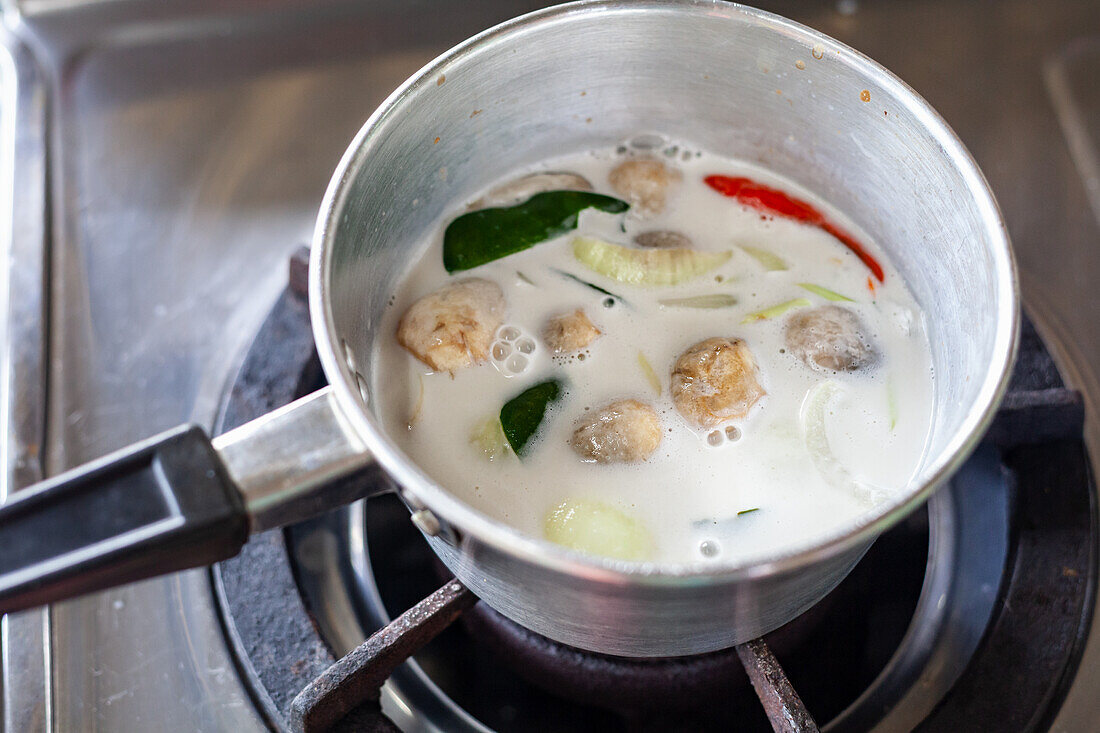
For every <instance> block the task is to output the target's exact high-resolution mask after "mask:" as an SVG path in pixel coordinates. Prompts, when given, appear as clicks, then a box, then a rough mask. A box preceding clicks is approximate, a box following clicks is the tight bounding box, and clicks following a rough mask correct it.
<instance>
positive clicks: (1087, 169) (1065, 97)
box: [1043, 37, 1100, 224]
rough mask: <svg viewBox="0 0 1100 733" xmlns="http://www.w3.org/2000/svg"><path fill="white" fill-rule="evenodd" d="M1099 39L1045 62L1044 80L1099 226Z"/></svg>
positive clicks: (1080, 42)
mask: <svg viewBox="0 0 1100 733" xmlns="http://www.w3.org/2000/svg"><path fill="white" fill-rule="evenodd" d="M1098 75H1100V37H1093V38H1084V39H1080V40H1078V41H1076V42H1074V43H1072V44H1070V45H1069V46H1068V47H1067V48H1066V49H1065V50H1063V51H1062V52H1061V53H1059V54H1057V55H1056V56H1054V57H1053V58H1050V59H1048V60H1047V62H1046V63H1045V64H1044V66H1043V78H1044V79H1045V81H1046V84H1047V90H1048V91H1049V92H1050V99H1051V102H1052V103H1053V104H1054V109H1055V111H1057V113H1058V121H1059V122H1060V123H1061V125H1062V132H1063V134H1065V136H1066V142H1067V143H1068V145H1069V149H1070V153H1071V154H1072V155H1073V162H1074V163H1075V164H1076V166H1077V171H1078V172H1079V173H1080V174H1081V181H1082V183H1083V184H1084V186H1085V194H1086V195H1087V196H1088V199H1089V205H1090V206H1092V215H1093V216H1094V217H1096V221H1097V223H1098V224H1100V89H1098V88H1097V84H1096V80H1097V78H1100V77H1098Z"/></svg>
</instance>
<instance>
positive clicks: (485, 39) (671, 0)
mask: <svg viewBox="0 0 1100 733" xmlns="http://www.w3.org/2000/svg"><path fill="white" fill-rule="evenodd" d="M647 11H665V12H668V11H675V12H686V13H698V14H700V15H711V14H714V13H716V12H717V13H721V14H722V15H725V16H741V17H742V18H744V19H745V20H747V21H750V22H753V23H756V24H759V25H763V26H767V27H770V28H772V29H773V30H776V31H779V32H781V33H783V34H785V35H788V36H790V37H791V38H794V39H796V40H801V41H803V42H805V43H806V45H807V48H810V47H812V46H813V45H815V44H822V45H824V46H825V48H826V49H827V50H832V51H838V52H839V54H840V55H839V59H840V60H841V62H842V63H846V64H849V65H851V66H855V67H858V68H859V70H860V72H861V73H863V74H865V75H867V76H872V77H874V78H875V80H876V83H878V84H879V85H880V86H882V87H884V88H889V89H890V90H891V91H892V92H894V93H895V94H896V95H897V97H898V99H899V100H901V101H902V102H903V103H904V105H905V108H906V111H907V112H909V113H910V114H912V115H913V116H914V117H915V118H916V119H918V120H919V121H920V122H921V124H922V125H923V126H924V127H925V128H926V129H927V130H928V131H929V133H930V134H931V135H933V137H935V139H936V140H937V142H939V143H940V145H941V147H942V149H943V152H944V154H945V155H946V156H947V157H948V158H949V159H950V160H951V162H952V163H953V164H954V165H955V166H956V168H957V169H958V170H959V172H960V173H961V174H962V176H963V178H964V180H966V182H967V190H968V191H969V192H970V193H971V194H972V195H973V197H974V200H975V203H976V205H977V208H978V210H979V215H980V218H981V221H982V223H983V228H984V229H985V230H986V232H987V233H988V234H989V236H990V239H991V247H990V254H991V256H992V260H993V269H994V272H995V277H996V281H997V298H998V302H999V304H1000V305H999V308H998V310H999V317H998V326H997V331H996V336H995V340H994V346H993V354H992V358H991V360H990V364H989V368H988V370H987V372H986V376H985V379H984V381H983V383H982V386H981V389H980V390H979V392H978V396H977V398H976V399H975V401H974V403H973V404H972V405H971V408H970V410H969V411H968V413H967V415H966V417H965V418H964V420H963V422H962V424H961V426H960V427H959V428H958V429H957V430H956V431H955V433H954V435H953V436H952V438H951V440H950V442H949V443H948V445H947V446H946V447H945V448H944V450H943V451H941V453H940V456H939V457H938V459H937V460H936V461H935V462H933V463H931V464H929V465H928V466H927V467H925V469H924V470H923V471H922V472H921V476H922V480H921V481H920V482H919V483H918V484H917V485H916V487H915V488H914V489H912V490H911V491H910V492H908V493H907V494H905V495H903V496H900V497H899V498H898V499H897V500H896V501H894V502H892V503H890V504H887V505H884V506H882V507H879V509H878V510H877V511H876V512H874V513H873V514H870V515H868V516H867V517H865V518H864V519H863V520H861V521H860V522H859V523H857V524H855V525H848V526H846V527H845V528H844V529H843V530H842V531H841V532H839V533H836V534H833V535H831V536H829V537H828V538H826V539H824V540H822V541H819V542H816V543H814V544H811V545H808V546H803V547H799V548H796V549H792V550H791V551H789V552H786V553H781V554H778V555H776V556H775V557H773V558H770V559H767V560H763V561H761V560H754V561H751V562H746V561H743V560H742V561H728V562H723V561H722V560H707V561H705V562H704V561H697V562H691V563H653V562H637V561H624V560H615V559H611V558H602V557H596V556H592V555H586V554H582V553H580V552H577V551H575V550H570V549H567V548H565V547H562V546H560V545H556V544H554V543H551V542H549V541H548V540H543V539H539V538H536V537H533V536H530V535H527V534H525V533H523V532H520V531H519V530H517V529H514V528H512V527H510V526H508V525H506V524H503V523H502V522H499V521H497V520H495V519H492V518H490V517H488V516H486V515H484V514H482V513H481V512H479V511H477V510H476V509H474V508H473V507H471V506H470V505H468V504H466V503H465V502H463V501H461V500H459V499H458V498H457V497H455V496H454V495H452V494H451V493H450V492H448V491H447V490H446V489H445V488H444V487H442V486H441V485H439V484H438V483H436V482H435V481H434V480H433V479H431V478H430V477H429V476H428V475H427V474H426V473H424V472H423V471H422V470H421V469H420V468H418V467H417V466H416V465H415V464H414V463H413V462H412V461H411V460H409V459H408V458H407V457H406V456H405V454H404V453H403V452H402V451H401V450H400V449H399V448H398V447H397V446H396V445H395V444H394V443H393V442H392V441H390V440H389V439H388V438H387V437H386V434H385V431H384V430H383V429H382V427H381V426H380V425H379V424H377V422H376V420H375V419H374V417H373V415H371V413H370V412H369V411H368V410H367V409H366V408H365V407H364V406H363V404H362V400H361V397H360V391H359V387H358V384H357V379H356V377H355V375H354V374H353V373H352V372H351V371H350V369H349V368H348V366H347V364H346V363H345V360H344V359H343V358H342V357H341V356H340V355H339V354H338V352H337V349H336V345H337V344H338V343H339V336H338V334H337V332H336V329H335V324H334V318H333V313H332V308H331V301H330V299H329V295H328V294H329V273H330V270H329V261H330V252H331V237H332V233H333V232H334V231H335V229H336V227H337V226H338V224H339V218H340V215H341V213H342V211H343V203H344V199H345V197H346V195H347V192H348V188H349V185H350V183H351V182H352V180H353V179H354V178H355V172H356V171H357V170H358V168H359V166H360V163H361V162H362V160H363V159H364V158H365V157H366V155H367V152H368V151H367V148H368V147H369V146H370V144H371V142H372V140H373V133H374V131H375V130H376V129H377V128H379V127H380V126H381V125H382V123H384V122H385V121H387V120H389V119H390V118H392V117H393V116H394V115H396V114H399V113H400V108H401V107H402V106H403V102H404V100H406V99H407V98H409V97H411V96H412V95H414V94H415V93H416V92H417V91H418V90H419V89H420V88H421V87H424V86H427V85H429V84H430V85H432V86H434V85H435V79H436V78H437V77H438V76H439V75H440V74H442V73H444V72H445V71H446V70H447V68H448V67H449V66H450V65H451V64H453V63H456V62H459V61H461V60H463V59H465V58H467V57H468V56H470V55H472V54H475V53H477V52H479V51H480V50H481V49H482V48H484V47H488V46H491V45H493V44H495V43H499V42H503V40H504V39H507V38H511V37H513V36H514V35H516V34H517V33H520V32H523V31H524V30H526V29H528V28H531V27H532V26H537V25H543V24H546V23H551V22H562V21H565V20H567V19H571V18H574V17H577V16H582V15H587V14H592V13H616V14H626V13H640V12H647ZM312 244H313V246H312V252H311V255H310V268H309V308H310V314H311V319H312V324H313V335H314V341H315V342H316V346H317V352H318V355H319V356H320V360H321V365H322V367H323V369H324V371H325V374H326V376H327V377H328V379H329V381H330V383H331V385H332V387H333V390H334V392H335V394H336V396H337V400H338V402H339V404H340V406H341V409H342V412H343V413H344V414H345V417H346V418H347V420H348V422H349V423H350V425H351V426H352V427H353V429H354V430H355V432H357V433H358V434H359V435H360V436H361V437H362V439H363V441H364V443H365V444H366V446H367V448H368V450H369V451H371V453H373V455H374V457H375V458H376V460H378V462H379V463H380V464H381V465H382V467H383V468H384V469H385V470H386V472H387V473H388V474H389V475H390V476H391V477H392V478H393V479H394V480H395V481H396V482H397V484H398V485H399V486H400V487H401V492H402V495H403V496H405V497H407V498H408V499H409V500H411V501H412V502H414V503H417V504H422V505H423V506H424V507H425V508H427V509H429V510H431V512H432V513H433V514H435V515H436V516H437V517H438V518H439V519H440V520H442V521H443V522H445V523H446V524H447V525H450V526H452V527H453V528H454V529H456V530H458V531H459V532H460V533H462V535H464V536H463V537H461V541H462V542H466V543H468V542H469V541H470V539H471V538H473V539H476V540H477V541H478V542H481V543H483V544H484V545H487V546H490V547H492V548H494V549H496V550H499V551H501V552H503V553H505V554H508V555H511V556H514V557H516V558H519V559H522V560H524V561H526V562H530V563H534V564H536V565H540V566H543V567H546V568H548V569H550V570H554V571H558V572H561V573H565V574H568V575H574V576H581V577H585V578H588V579H591V580H596V581H603V582H609V583H615V584H624V585H626V584H634V585H636V584H645V585H652V586H662V585H669V586H679V585H688V584H690V585H701V584H721V583H730V582H737V581H743V580H751V579H753V578H759V577H764V576H771V575H775V574H780V573H785V572H789V571H792V570H795V569H798V568H801V567H804V566H807V565H810V564H814V563H816V562H818V561H822V560H825V559H827V558H831V557H835V556H836V555H838V554H840V553H843V552H845V551H847V550H850V549H852V548H853V547H856V546H858V545H860V544H870V543H871V542H872V541H873V540H874V539H875V538H876V537H877V536H878V535H879V534H881V533H882V532H884V531H885V530H887V529H889V528H890V527H892V526H893V525H894V524H896V523H897V522H899V521H900V520H901V519H902V518H904V517H905V516H907V515H908V514H909V513H910V512H912V511H914V510H915V509H916V508H917V507H919V506H920V505H921V504H922V503H924V502H925V501H926V500H927V499H928V497H929V496H931V495H932V493H933V492H935V491H936V490H937V489H938V488H939V487H940V486H941V485H942V484H943V483H945V482H946V481H947V479H948V478H950V476H951V475H952V474H953V473H954V472H955V471H956V470H957V469H958V468H959V467H960V466H961V465H962V463H963V462H964V461H965V460H966V459H967V458H968V457H969V456H970V454H971V453H972V452H973V451H974V449H975V448H976V447H977V445H978V443H979V442H980V441H981V439H982V437H983V436H984V434H985V432H986V430H987V429H988V427H989V425H990V423H991V422H992V420H993V417H994V415H995V414H996V411H997V409H998V406H999V405H1000V402H1001V399H1002V397H1003V396H1004V394H1005V391H1006V390H1007V387H1008V381H1009V379H1010V377H1011V374H1012V365H1013V363H1014V362H1015V356H1016V348H1017V345H1018V341H1019V318H1020V316H1019V298H1020V295H1019V293H1020V290H1019V282H1018V277H1017V272H1016V263H1015V258H1014V255H1013V252H1012V248H1011V245H1010V243H1009V238H1008V232H1007V230H1006V227H1005V224H1004V220H1003V217H1002V215H1001V211H1000V208H999V206H998V205H997V202H996V200H995V199H994V197H993V193H992V191H991V190H990V187H989V184H988V182H987V180H986V178H985V176H984V174H983V173H982V172H981V170H979V168H978V166H977V163H976V162H975V161H974V159H973V157H972V156H971V155H970V152H969V151H968V150H967V149H966V147H965V146H964V145H963V144H962V142H961V141H960V140H959V138H958V137H957V136H956V134H955V133H954V131H953V130H952V129H951V128H950V127H949V126H948V125H947V123H946V121H945V120H944V119H943V118H942V117H941V116H940V115H939V113H938V112H936V111H935V110H934V109H933V108H932V106H931V105H929V104H928V102H926V101H925V100H924V99H923V98H922V97H921V96H920V95H919V94H917V92H916V91H914V90H913V89H912V88H911V87H909V86H908V85H907V84H906V83H905V82H903V81H902V80H901V79H899V78H898V77H896V76H895V75H894V74H893V73H891V72H890V71H888V70H887V69H886V68H885V67H883V66H881V65H880V64H878V63H877V62H875V61H874V60H872V59H870V58H869V57H867V56H865V55H864V54H862V53H860V52H859V51H856V50H855V49H852V48H850V47H849V46H847V45H845V44H843V43H841V42H839V41H837V40H835V39H833V38H831V37H829V36H827V35H825V34H823V33H820V32H818V31H816V30H813V29H811V28H809V27H807V26H804V25H802V24H800V23H796V22H794V21H791V20H788V19H786V18H783V17H782V16H779V15H775V14H773V13H769V12H766V11H763V10H758V9H755V8H750V7H747V6H744V5H738V4H734V3H728V2H722V1H721V0H631V1H630V2H623V1H622V0H579V1H578V2H572V3H567V4H564V5H557V6H553V7H551V8H546V9H543V10H538V11H535V12H532V13H528V14H525V15H522V16H519V17H517V18H514V19H512V20H509V21H506V22H504V23H501V24H499V25H497V26H494V27H492V28H490V29H488V30H485V31H483V32H481V33H479V34H477V35H475V36H473V37H471V38H469V39H467V40H466V41H464V42H462V43H461V44H459V45H457V46H455V47H453V48H452V49H450V50H449V51H447V52H445V53H444V54H442V55H441V56H439V57H437V58H436V59H434V60H432V61H431V62H429V63H428V64H427V65H426V66H424V67H423V68H421V69H420V70H419V71H417V72H416V73H415V74H414V75H413V76H411V77H410V78H409V79H408V80H406V81H405V82H404V83H403V84H402V85H401V86H400V87H398V88H397V89H396V90H395V91H394V92H393V93H392V94H391V95H390V96H389V97H388V98H387V99H386V100H385V101H384V102H383V103H382V104H381V105H380V106H379V107H378V109H377V110H375V112H374V113H373V114H372V115H371V116H370V117H369V118H368V119H367V121H366V122H365V123H364V124H363V126H362V127H361V128H360V130H359V131H358V133H357V134H356V135H355V137H354V139H353V140H352V142H351V144H350V145H349V147H348V148H347V150H346V151H345V153H344V155H343V157H342V158H341V160H340V163H339V165H338V166H337V168H336V170H335V172H334V174H333V177H332V179H331V181H330V183H329V185H328V188H327V190H326V191H325V195H324V198H323V199H322V202H321V208H320V212H319V214H318V218H317V224H316V228H315V230H314V235H313V243H312Z"/></svg>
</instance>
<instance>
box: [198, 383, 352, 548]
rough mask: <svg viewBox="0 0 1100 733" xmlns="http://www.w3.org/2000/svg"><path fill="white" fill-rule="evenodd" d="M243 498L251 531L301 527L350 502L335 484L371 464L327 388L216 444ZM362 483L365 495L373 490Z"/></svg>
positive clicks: (349, 498)
mask: <svg viewBox="0 0 1100 733" xmlns="http://www.w3.org/2000/svg"><path fill="white" fill-rule="evenodd" d="M213 443H214V449H215V450H217V452H218V455H219V457H220V458H221V459H222V461H224V462H225V466H226V469H227V470H228V471H229V475H230V477H231V478H232V479H233V481H234V483H235V484H236V485H237V488H239V489H240V491H241V494H242V495H243V497H244V506H245V510H246V511H247V512H248V517H249V521H250V523H251V531H253V532H262V531H263V530H266V529H272V528H274V527H282V526H284V525H287V524H290V523H291V522H298V521H301V520H303V519H307V518H308V517H310V516H312V515H314V514H318V513H320V512H322V511H325V510H327V509H331V508H333V507H336V506H339V505H341V504H343V503H346V501H351V500H353V499H359V498H362V497H363V496H364V495H365V494H364V492H363V491H352V492H351V494H350V495H347V496H344V495H342V494H341V493H340V492H334V491H333V490H332V485H333V483H334V482H335V481H336V480H337V479H339V478H343V477H344V476H346V475H347V474H350V473H352V472H353V471H356V470H362V469H364V468H366V467H367V466H369V465H370V463H371V462H372V459H371V456H370V454H369V453H367V450H366V448H365V447H364V446H363V443H362V441H361V440H359V438H358V437H357V436H356V435H355V434H354V433H353V432H352V431H351V430H350V429H349V427H348V426H347V425H346V424H345V422H344V418H343V416H342V414H341V413H340V408H339V406H338V405H337V404H336V401H335V399H334V398H333V395H332V390H331V389H330V388H328V387H325V388H324V389H321V390H318V391H317V392H314V393H313V394H311V395H308V396H307V397H302V398H301V399H299V400H297V401H296V402H293V403H291V404H289V405H286V406H285V407H282V408H280V409H278V410H276V411H274V412H270V413H268V414H267V415H264V416H263V417H259V418H257V419H255V420H253V421H251V422H248V423H245V424H244V425H241V426H239V427H236V428H234V429H233V430H230V431H229V432H227V433H223V434H221V435H219V436H218V437H216V438H214V441H213ZM370 488H371V487H370V485H368V484H366V483H365V482H364V484H363V489H364V491H369V490H370Z"/></svg>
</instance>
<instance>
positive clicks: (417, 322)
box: [397, 278, 505, 372]
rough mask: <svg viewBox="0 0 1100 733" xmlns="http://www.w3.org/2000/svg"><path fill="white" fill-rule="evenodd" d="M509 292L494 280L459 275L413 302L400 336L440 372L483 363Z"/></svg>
mask: <svg viewBox="0 0 1100 733" xmlns="http://www.w3.org/2000/svg"><path fill="white" fill-rule="evenodd" d="M504 305H505V304H504V293H502V292H501V290H500V287H499V286H498V285H497V284H496V283H494V282H490V281H489V280H481V279H476V278H475V279H471V280H460V281H459V282H455V283H451V284H450V285H447V286H444V287H442V288H440V289H439V290H436V291H435V292H434V293H429V294H428V295H425V296H424V297H423V298H421V299H420V300H418V301H416V302H415V303H413V304H412V305H411V306H409V309H408V310H407V311H405V315H403V316H401V322H400V323H398V324H397V341H398V343H400V344H401V345H402V346H404V347H405V348H406V349H407V350H408V351H409V353H411V354H412V355H413V356H415V357H416V358H417V359H419V360H420V361H422V362H424V363H425V364H427V365H428V366H430V367H431V368H432V369H433V370H434V371H437V372H454V371H455V370H458V369H464V368H466V367H468V366H471V365H473V364H480V363H481V362H483V361H485V359H487V358H488V356H489V347H490V345H491V344H492V342H493V334H494V333H495V332H496V330H497V327H499V326H500V324H501V321H503V320H504Z"/></svg>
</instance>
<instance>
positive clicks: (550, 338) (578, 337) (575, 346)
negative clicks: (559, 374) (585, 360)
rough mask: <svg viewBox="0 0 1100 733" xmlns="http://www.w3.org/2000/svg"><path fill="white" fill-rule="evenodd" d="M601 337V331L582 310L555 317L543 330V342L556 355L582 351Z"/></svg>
mask: <svg viewBox="0 0 1100 733" xmlns="http://www.w3.org/2000/svg"><path fill="white" fill-rule="evenodd" d="M599 335H600V329H598V328H596V326H595V325H593V323H592V321H590V320H588V316H587V315H586V314H585V312H584V311H583V310H582V309H580V308H578V309H577V310H575V311H573V312H572V313H563V314H561V315H560V316H554V317H553V318H551V319H550V320H549V321H547V322H546V325H545V326H544V327H543V329H542V340H543V341H545V342H546V345H547V346H549V347H550V350H551V351H553V352H554V353H555V354H568V353H571V352H574V351H580V350H581V349H583V348H585V347H586V346H588V345H589V344H590V343H592V342H593V341H595V340H596V337H597V336H599Z"/></svg>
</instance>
